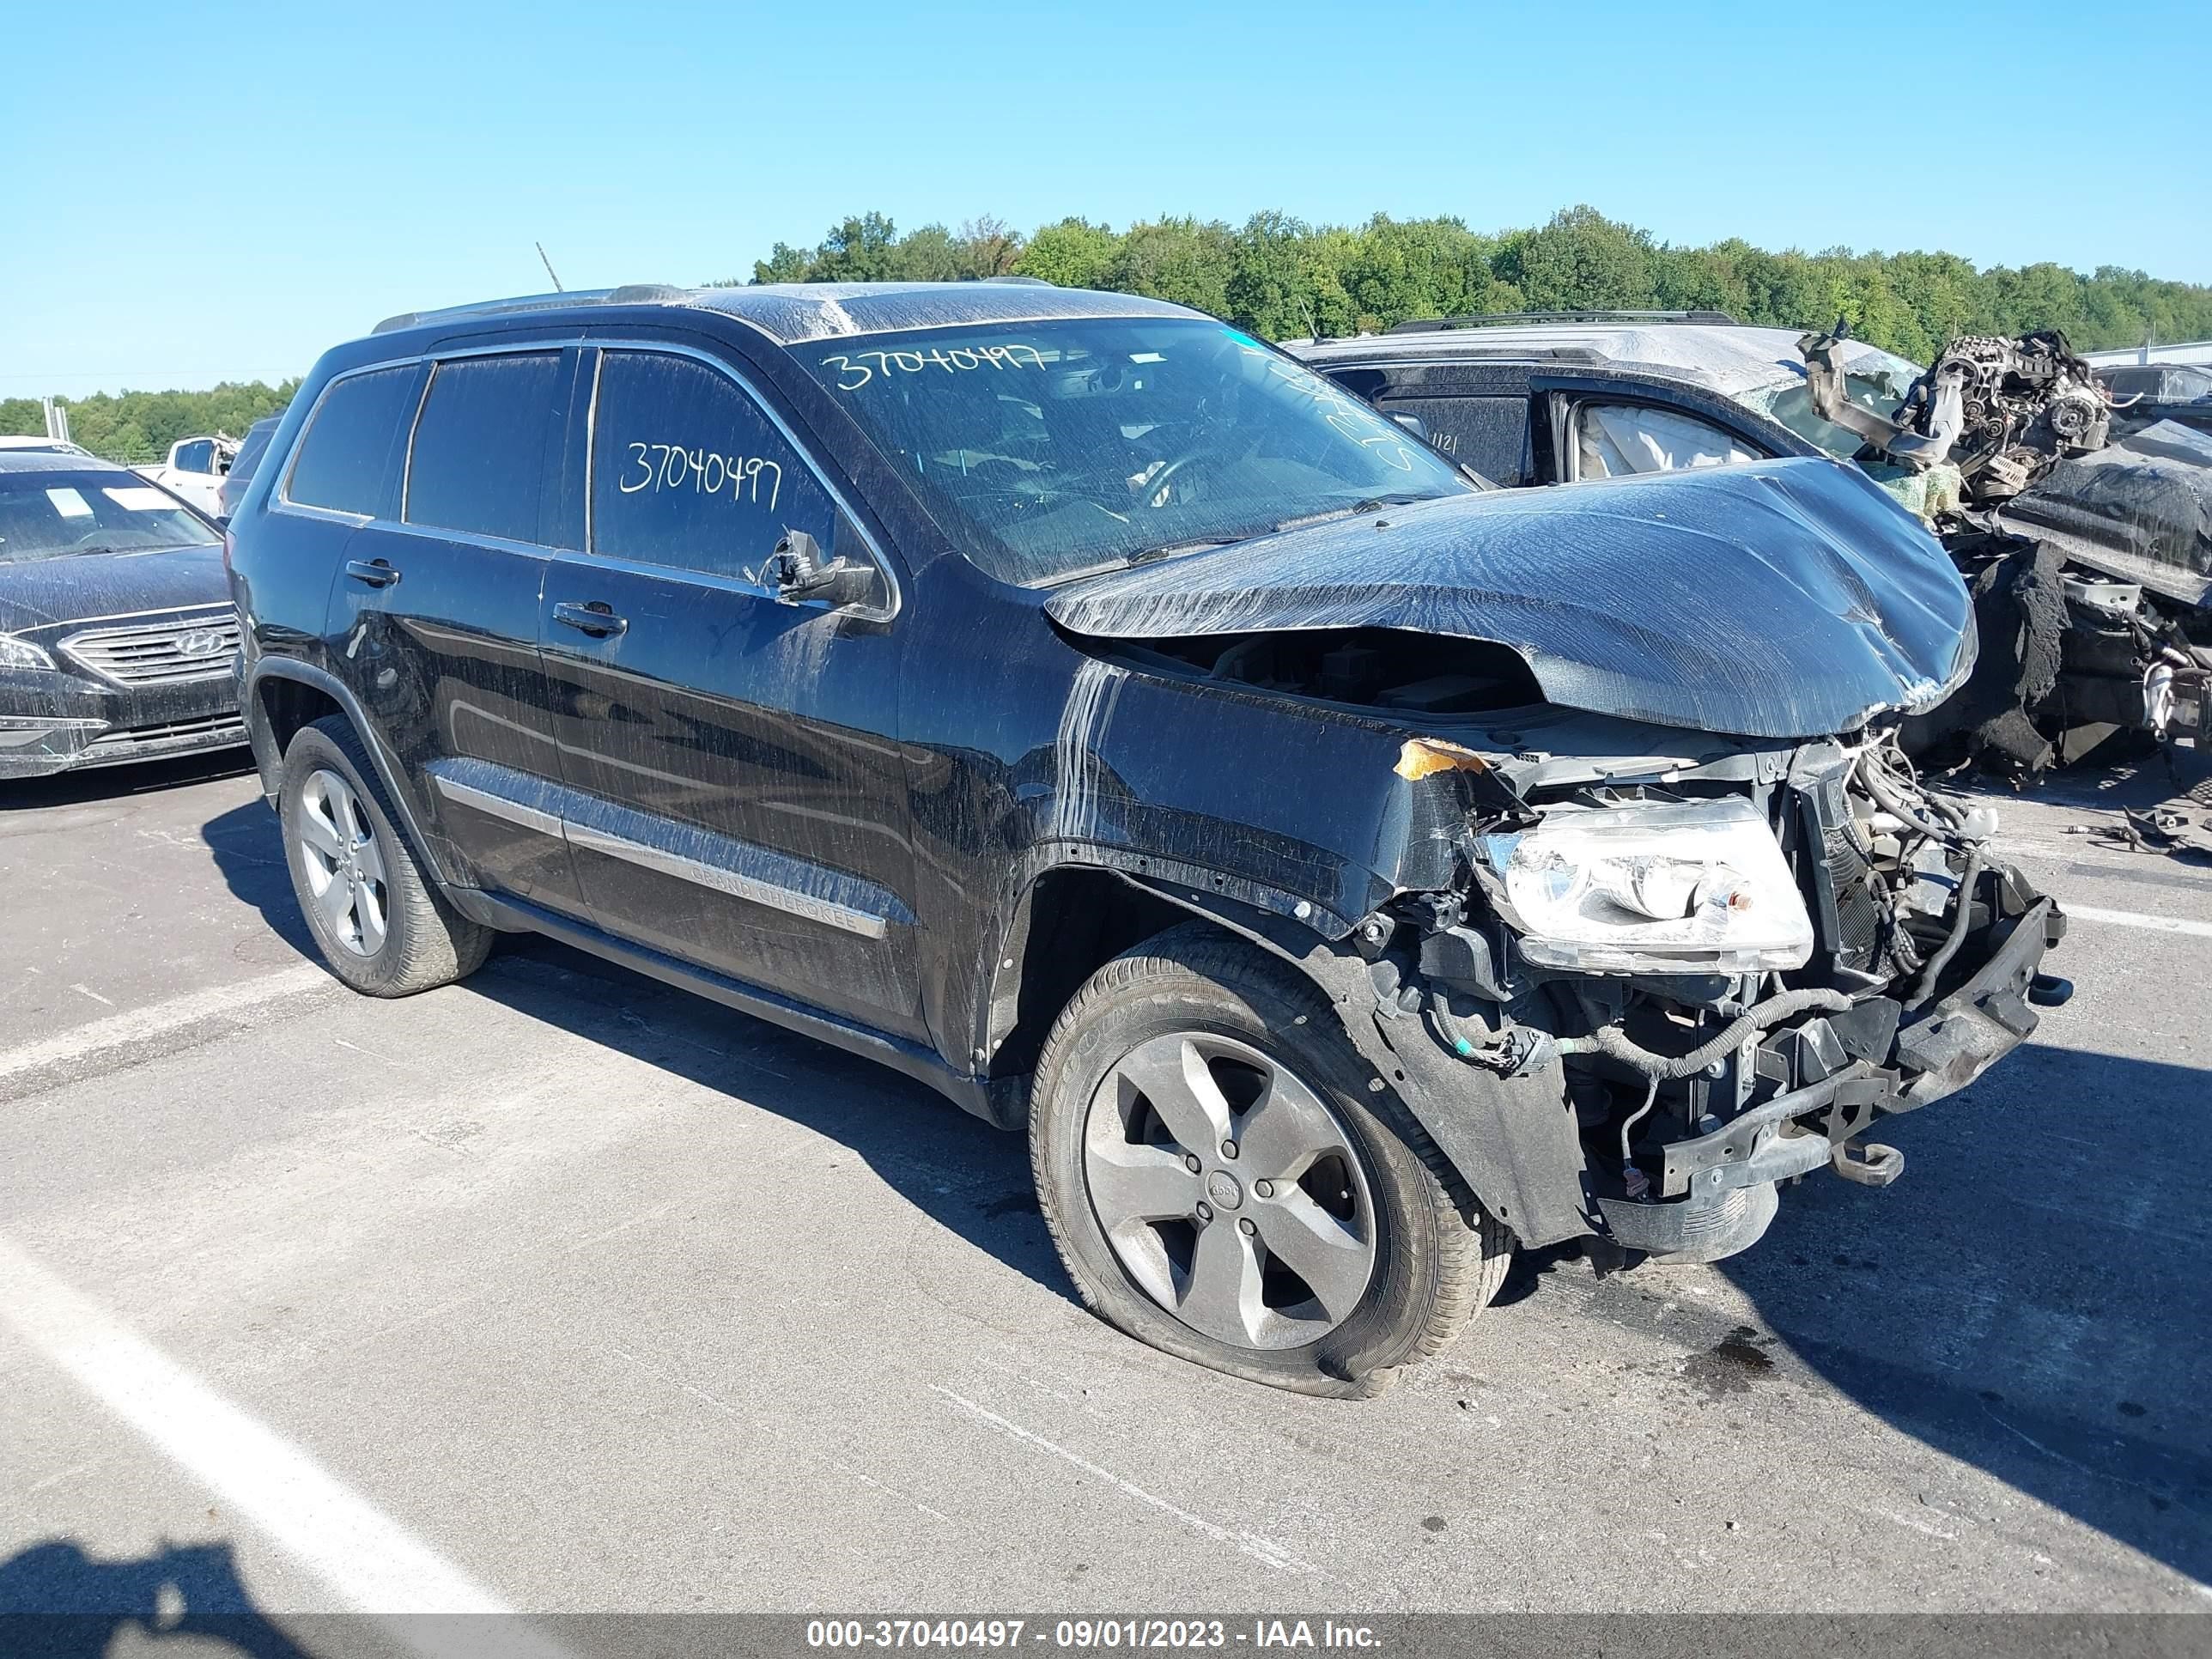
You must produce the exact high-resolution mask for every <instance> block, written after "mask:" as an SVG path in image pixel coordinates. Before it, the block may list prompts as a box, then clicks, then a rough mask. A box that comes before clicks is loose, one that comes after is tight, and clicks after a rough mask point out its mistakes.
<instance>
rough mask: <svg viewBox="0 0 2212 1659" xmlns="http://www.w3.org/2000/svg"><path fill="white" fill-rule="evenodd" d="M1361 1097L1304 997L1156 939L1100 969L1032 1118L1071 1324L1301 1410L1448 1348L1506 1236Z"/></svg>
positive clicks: (1443, 1166) (1205, 930)
mask: <svg viewBox="0 0 2212 1659" xmlns="http://www.w3.org/2000/svg"><path fill="white" fill-rule="evenodd" d="M1382 1081H1383V1080H1382V1079H1376V1078H1375V1076H1374V1073H1373V1072H1372V1070H1371V1069H1370V1067H1369V1066H1367V1065H1366V1063H1365V1062H1364V1060H1362V1059H1361V1058H1360V1056H1359V1054H1358V1051H1357V1050H1356V1049H1355V1048H1353V1047H1352V1042H1351V1039H1350V1038H1349V1037H1348V1036H1346V1033H1345V1031H1344V1029H1343V1026H1342V1024H1341V1023H1340V1020H1339V1018H1338V1017H1337V1015H1336V1013H1335V1012H1334V1009H1333V1008H1332V1007H1331V1006H1330V1005H1329V1002H1328V1000H1327V999H1326V998H1325V997H1324V996H1322V994H1321V993H1320V992H1319V991H1318V990H1317V989H1316V987H1313V986H1312V985H1311V984H1310V983H1309V982H1308V981H1306V980H1305V979H1304V977H1303V976H1301V975H1298V974H1297V972H1296V971H1295V970H1293V969H1291V968H1290V967H1289V966H1288V965H1287V964H1285V963H1279V962H1278V961H1276V960H1275V959H1274V958H1273V957H1269V956H1267V955H1266V954H1265V953H1263V952H1261V951H1259V950H1258V949H1256V948H1255V947H1254V946H1251V945H1246V944H1244V943H1243V942H1242V941H1240V940H1236V939H1227V938H1225V937H1223V936H1222V935H1220V934H1219V933H1216V932H1214V931H1213V930H1212V929H1211V928H1209V927H1205V926H1203V925H1202V924H1200V925H1194V926H1190V927H1178V928H1176V929H1174V930H1172V931H1171V932H1169V933H1164V934H1162V935H1160V936H1159V937H1158V938H1157V939H1152V940H1149V941H1147V942H1146V943H1145V944H1144V945H1139V946H1138V947H1137V948H1136V949H1134V950H1133V951H1129V952H1127V954H1126V955H1123V956H1121V957H1116V958H1115V960H1114V961H1112V962H1109V963H1107V964H1106V966H1105V967H1103V968H1102V969H1099V971H1098V972H1097V974H1096V975H1093V976H1092V977H1091V981H1090V982H1089V983H1088V984H1086V985H1085V987H1083V988H1082V989H1081V990H1080V991H1079V992H1078V993H1077V994H1076V995H1075V997H1074V998H1073V1000H1071V1001H1070V1002H1069V1004H1068V1006H1067V1007H1066V1009H1065V1010H1064V1011H1063V1012H1061V1014H1060V1018H1059V1019H1058V1020H1057V1021H1056V1022H1055V1023H1054V1026H1053V1029H1052V1032H1051V1034H1050V1035H1049V1036H1048V1037H1047V1038H1046V1041H1045V1045H1044V1049H1043V1052H1042V1054H1041V1056H1040V1057H1039V1060H1038V1065H1037V1073H1036V1087H1035V1089H1034V1091H1032V1095H1031V1100H1030V1159H1031V1164H1032V1169H1033V1172H1034V1174H1035V1176H1036V1188H1037V1198H1038V1202H1039V1205H1040V1206H1041V1207H1042V1210H1043V1212H1044V1218H1045V1222H1046V1225H1048V1227H1049V1228H1050V1229H1051V1231H1052V1236H1053V1240H1054V1243H1055V1244H1056V1245H1057V1246H1058V1248H1059V1250H1060V1260H1061V1261H1063V1262H1064V1263H1065V1264H1066V1267H1067V1271H1068V1274H1069V1277H1071V1278H1072V1279H1073V1280H1074V1281H1075V1285H1076V1288H1077V1290H1078V1291H1079V1292H1080V1293H1081V1295H1082V1297H1083V1300H1084V1302H1085V1304H1086V1305H1087V1306H1088V1307H1090V1308H1091V1310H1092V1311H1093V1312H1095V1313H1097V1315H1098V1316H1100V1317H1101V1318H1103V1319H1104V1320H1105V1321H1106V1322H1108V1323H1109V1324H1111V1325H1113V1326H1115V1327H1116V1328H1119V1329H1121V1330H1122V1331H1125V1332H1127V1334H1130V1335H1132V1336H1134V1337H1136V1338H1138V1339H1139V1340H1141V1341H1145V1342H1148V1343H1150V1344H1152V1346H1155V1347H1158V1348H1162V1349H1164V1350H1165V1351H1166V1352H1170V1353H1172V1354H1176V1355H1179V1356H1181V1357H1182V1358H1185V1359H1188V1360H1192V1361H1194V1362H1195V1363H1196V1364H1201V1365H1206V1366H1208V1367H1211V1368H1212V1369H1213V1370H1220V1371H1225V1372H1227V1373H1229V1374H1230V1375H1231V1376H1239V1377H1243V1378H1244V1379H1246V1380H1247V1381H1249V1382H1254V1383H1266V1384H1268V1385H1269V1386H1271V1387H1274V1388H1279V1389H1291V1390H1293V1391H1296V1392H1298V1393H1302V1394H1314V1395H1349V1396H1358V1395H1371V1394H1375V1393H1377V1392H1379V1391H1380V1390H1381V1389H1383V1388H1384V1387H1385V1386H1387V1385H1388V1384H1389V1382H1390V1380H1391V1378H1392V1376H1394V1375H1395V1372H1396V1370H1398V1369H1399V1368H1400V1367H1401V1366H1404V1365H1407V1364H1413V1362H1415V1361H1417V1360H1419V1359H1421V1358H1425V1357H1426V1356H1428V1355H1430V1354H1432V1353H1436V1352H1439V1351H1440V1350H1442V1349H1443V1348H1444V1347H1447V1346H1449V1345H1450V1343H1451V1342H1452V1341H1453V1340H1455V1338H1456V1337H1457V1336H1458V1335H1459V1334H1460V1332H1461V1331H1462V1329H1463V1328H1465V1326H1466V1324H1467V1322H1468V1320H1469V1319H1470V1318H1472V1317H1473V1316H1474V1314H1475V1313H1476V1312H1477V1311H1478V1310H1480V1309H1481V1308H1482V1307H1484V1306H1486V1305H1487V1304H1488V1303H1489V1302H1490V1300H1491V1298H1492V1297H1494V1296H1495V1295H1496V1294H1497V1292H1498V1286H1499V1285H1501V1284H1502V1283H1503V1282H1504V1277H1505V1270H1506V1267H1507V1266H1508V1265H1509V1263H1510V1259H1511V1255H1512V1236H1511V1234H1510V1232H1508V1231H1506V1229H1505V1228H1504V1226H1502V1225H1500V1224H1499V1223H1498V1222H1497V1221H1496V1220H1495V1219H1493V1218H1492V1217H1491V1216H1490V1215H1489V1214H1488V1213H1487V1212H1486V1211H1485V1210H1483V1208H1482V1207H1481V1206H1480V1204H1479V1203H1477V1202H1476V1200H1474V1197H1473V1195H1472V1194H1470V1193H1469V1192H1468V1189H1467V1188H1466V1186H1465V1183H1464V1182H1462V1181H1461V1180H1460V1178H1459V1176H1458V1175H1457V1173H1456V1172H1455V1171H1454V1170H1452V1168H1451V1166H1450V1165H1449V1164H1448V1163H1447V1162H1446V1161H1445V1159H1444V1158H1443V1155H1442V1154H1441V1153H1439V1152H1437V1149H1436V1147H1435V1146H1433V1145H1432V1144H1431V1142H1430V1140H1429V1139H1428V1136H1427V1135H1426V1133H1424V1132H1423V1131H1422V1129H1421V1127H1420V1126H1419V1123H1418V1122H1417V1121H1415V1120H1414V1118H1413V1115H1412V1113H1410V1112H1409V1111H1407V1109H1406V1107H1405V1106H1404V1104H1403V1103H1401V1101H1400V1100H1399V1099H1398V1097H1397V1096H1396V1094H1395V1092H1394V1091H1392V1090H1391V1089H1390V1088H1389V1087H1388V1086H1387V1085H1385V1086H1383V1087H1380V1088H1377V1087H1375V1086H1373V1085H1376V1083H1380V1082H1382ZM1217 1136H1218V1137H1219V1139H1216V1137H1217ZM1231 1146H1233V1147H1235V1148H1236V1151H1235V1152H1233V1153H1231V1152H1230V1151H1229V1148H1230V1147H1231ZM1192 1164H1196V1165H1197V1167H1196V1168H1195V1169H1193V1168H1191V1167H1190V1166H1191V1165H1192ZM1285 1177H1287V1178H1285Z"/></svg>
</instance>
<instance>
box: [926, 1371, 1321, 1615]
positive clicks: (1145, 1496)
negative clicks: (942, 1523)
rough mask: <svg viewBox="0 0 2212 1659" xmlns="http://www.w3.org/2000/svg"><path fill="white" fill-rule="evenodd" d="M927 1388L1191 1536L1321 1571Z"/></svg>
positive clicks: (948, 1393) (1289, 1567) (1276, 1563)
mask: <svg viewBox="0 0 2212 1659" xmlns="http://www.w3.org/2000/svg"><path fill="white" fill-rule="evenodd" d="M930 1387H931V1388H932V1389H935V1390H936V1392H938V1393H939V1394H941V1395H944V1396H945V1398H946V1399H947V1400H949V1401H951V1402H952V1403H953V1404H954V1405H955V1406H957V1407H959V1408H960V1409H961V1410H962V1411H963V1412H965V1413H968V1415H969V1416H970V1417H972V1418H974V1419H975V1420H976V1421H977V1422H979V1423H987V1424H989V1425H991V1426H992V1427H993V1428H994V1429H1000V1430H1003V1431H1005V1432H1006V1433H1007V1434H1010V1435H1012V1436H1013V1437H1014V1438H1015V1439H1017V1440H1020V1441H1024V1442H1026V1443H1028V1444H1030V1445H1032V1446H1035V1447H1036V1448H1037V1449H1039V1450H1041V1451H1048V1452H1050V1453H1051V1454H1052V1455H1054V1457H1060V1458H1065V1459H1066V1461H1067V1462H1070V1463H1073V1464H1074V1465H1075V1467H1076V1468H1079V1469H1081V1470H1082V1471H1083V1472H1084V1473H1085V1474H1095V1475H1097V1477H1098V1478H1099V1479H1100V1480H1103V1481H1104V1482H1105V1483H1106V1484H1107V1485H1108V1486H1115V1487H1118V1488H1120V1489H1121V1491H1123V1492H1127V1493H1128V1494H1129V1496H1130V1497H1132V1498H1135V1499H1137V1500H1138V1501H1139V1503H1145V1504H1151V1505H1152V1507H1153V1508H1154V1509H1156V1510H1159V1511H1161V1512H1162V1513H1163V1514H1165V1515H1171V1516H1174V1517H1175V1518H1176V1520H1178V1521H1180V1522H1182V1523H1183V1525H1185V1526H1186V1527H1188V1528H1190V1529H1191V1530H1192V1531H1193V1532H1197V1533H1203V1534H1205V1535H1206V1537H1208V1538H1212V1539H1216V1540H1218V1541H1220V1542H1222V1543H1224V1544H1233V1545H1235V1546H1236V1547H1237V1548H1238V1549H1240V1550H1242V1551H1243V1552H1244V1553H1245V1554H1247V1555H1249V1556H1250V1557H1251V1558H1252V1559H1254V1560H1255V1561H1261V1562H1265V1563H1266V1564H1267V1565H1268V1566H1271V1567H1276V1568H1279V1569H1281V1570H1282V1571H1285V1572H1312V1573H1321V1569H1320V1568H1319V1567H1316V1565H1313V1563H1312V1562H1310V1561H1301V1560H1300V1559H1298V1558H1297V1556H1295V1555H1293V1554H1291V1553H1290V1552H1289V1551H1288V1550H1286V1549H1285V1548H1284V1547H1282V1546H1281V1545H1280V1544H1278V1543H1276V1542H1275V1541H1273V1540H1272V1539H1267V1538H1262V1537H1261V1536H1260V1535H1259V1534H1257V1533H1251V1532H1231V1531H1230V1530H1229V1528H1226V1527H1217V1526H1216V1525H1214V1524H1213V1522H1211V1521H1209V1520H1207V1519H1206V1517H1205V1516H1201V1515H1193V1514H1192V1513H1191V1512H1190V1511H1189V1510H1186V1509H1181V1508H1178V1507H1177V1506H1176V1505H1175V1504H1170V1503H1169V1502H1168V1500H1167V1499H1166V1498H1162V1497H1161V1496H1159V1495H1158V1493H1157V1492H1146V1490H1145V1489H1144V1488H1143V1487H1142V1486H1134V1485H1133V1484H1131V1483H1130V1482H1129V1481H1127V1480H1123V1479H1122V1478H1121V1476H1120V1475H1118V1474H1115V1473H1114V1472H1113V1470H1111V1469H1105V1468H1099V1466H1098V1465H1097V1464H1096V1463H1094V1462H1091V1460H1090V1459H1089V1458H1087V1457H1085V1456H1084V1455H1083V1454H1082V1453H1080V1452H1072V1451H1070V1450H1068V1449H1067V1448H1066V1447H1065V1446H1062V1445H1060V1444H1058V1443H1055V1442H1054V1441H1050V1440H1048V1439H1046V1438H1045V1437H1043V1436H1042V1435H1041V1434H1039V1433H1038V1432H1037V1431H1036V1430H1034V1429H1025V1428H1024V1427H1023V1426H1022V1425H1020V1424H1018V1423H1014V1422H1010V1421H1009V1420H1008V1419H1006V1418H1003V1417H1001V1416H1000V1415H999V1414H998V1413H996V1412H994V1411H992V1410H990V1409H988V1408H987V1407H982V1406H979V1405H977V1404H976V1403H975V1401H972V1400H970V1399H969V1398H968V1397H967V1396H966V1395H958V1394H955V1393H953V1392H952V1390H951V1389H948V1388H945V1387H942V1386H941V1385H939V1384H938V1383H931V1384H930ZM1322 1577H1328V1575H1327V1574H1326V1573H1322Z"/></svg>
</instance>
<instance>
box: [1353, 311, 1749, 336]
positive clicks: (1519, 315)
mask: <svg viewBox="0 0 2212 1659" xmlns="http://www.w3.org/2000/svg"><path fill="white" fill-rule="evenodd" d="M1515 323H1694V324H1699V325H1715V326H1719V327H1723V328H1741V326H1742V325H1741V323H1739V322H1737V321H1736V319H1735V318H1733V317H1731V316H1729V314H1728V313H1726V312H1725V311H1486V312H1483V313H1480V314H1479V315H1476V316H1473V317H1419V318H1414V319H1412V320H1410V321H1407V322H1403V323H1393V324H1391V325H1390V326H1389V327H1388V328H1386V329H1384V330H1383V332H1384V333H1385V334H1432V333H1435V332H1436V331H1438V330H1439V329H1447V328H1497V327H1500V326H1504V325H1512V324H1515Z"/></svg>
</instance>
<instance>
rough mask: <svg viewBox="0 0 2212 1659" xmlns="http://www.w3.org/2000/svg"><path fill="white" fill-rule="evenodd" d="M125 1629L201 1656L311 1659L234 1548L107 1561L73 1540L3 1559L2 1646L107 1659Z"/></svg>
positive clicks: (184, 1547) (43, 1657)
mask: <svg viewBox="0 0 2212 1659" xmlns="http://www.w3.org/2000/svg"><path fill="white" fill-rule="evenodd" d="M125 1632H128V1633H129V1637H135V1638H138V1640H139V1641H144V1640H146V1639H149V1638H153V1639H155V1640H157V1641H158V1639H159V1638H181V1639H182V1640H183V1641H184V1643H185V1645H186V1646H187V1647H188V1648H189V1649H190V1650H191V1651H193V1652H195V1653H206V1654H219V1653H236V1654H244V1655H249V1656H252V1659H309V1653H308V1650H307V1649H306V1648H304V1647H302V1646H301V1645H300V1644H299V1643H297V1642H296V1641H295V1640H294V1639H293V1638H291V1637H290V1636H289V1635H287V1634H286V1633H285V1632H284V1631H283V1630H282V1629H280V1628H279V1627H278V1626H276V1624H275V1623H273V1622H272V1621H271V1620H270V1618H269V1616H268V1615H267V1614H266V1613H263V1612H262V1611H261V1610H260V1609H259V1608H258V1607H256V1606H255V1605H254V1602H253V1597H252V1594H251V1593H250V1592H249V1591H248V1590H247V1589H246V1585H245V1584H244V1583H243V1582H241V1581H240V1578H239V1576H238V1565H237V1562H236V1560H235V1559H234V1557H233V1555H232V1553H231V1547H230V1546H229V1545H228V1543H214V1544H172V1545H168V1546H167V1547H164V1548H163V1549H161V1550H160V1551H158V1552H156V1553H154V1554H150V1555H147V1556H143V1557H141V1558H139V1559H136V1560H126V1561H102V1560H98V1559H94V1557H92V1556H90V1555H88V1554H87V1553H85V1551H84V1549H83V1548H82V1546H80V1545H79V1544H77V1543H76V1541H73V1540H70V1539H50V1540H48V1541H45V1542H43V1543H38V1544H33V1545H31V1546H29V1547H27V1548H25V1549H22V1550H19V1551H18V1552H16V1553H15V1554H14V1555H12V1556H10V1557H9V1558H8V1559H6V1560H4V1561H0V1647H4V1649H5V1651H7V1652H8V1653H9V1654H10V1655H21V1656H26V1659H29V1656H36V1659H101V1656H103V1655H105V1654H106V1652H107V1651H108V1648H109V1644H111V1643H112V1642H113V1641H115V1640H116V1639H117V1638H125V1639H126V1640H127V1639H129V1638H128V1637H126V1636H125ZM211 1644H220V1645H211ZM134 1645H135V1644H134Z"/></svg>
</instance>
